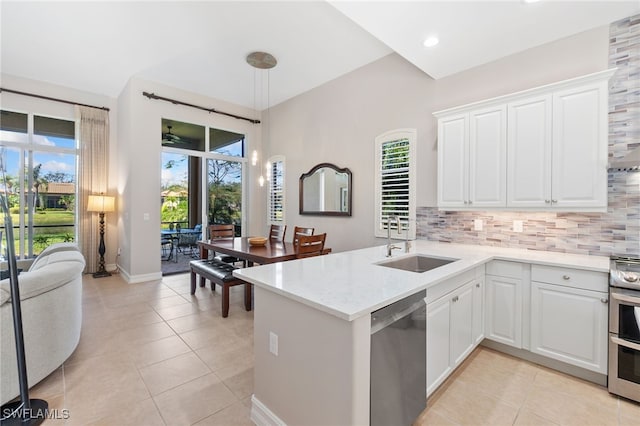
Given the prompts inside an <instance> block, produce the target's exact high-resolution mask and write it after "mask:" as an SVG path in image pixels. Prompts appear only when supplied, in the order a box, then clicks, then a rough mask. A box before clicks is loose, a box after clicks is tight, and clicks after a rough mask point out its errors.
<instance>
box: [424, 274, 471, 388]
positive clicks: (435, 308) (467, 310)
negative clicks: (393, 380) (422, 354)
mask: <svg viewBox="0 0 640 426" xmlns="http://www.w3.org/2000/svg"><path fill="white" fill-rule="evenodd" d="M476 282H477V281H476V280H473V281H470V282H468V283H466V284H464V285H463V286H462V287H459V288H458V289H456V290H454V291H452V292H450V293H448V294H447V295H445V296H443V297H442V298H440V299H438V300H437V301H435V302H432V303H430V304H428V305H427V395H429V394H430V393H431V392H433V391H434V390H435V389H436V388H437V387H438V386H440V384H441V383H442V382H444V380H445V379H446V378H447V377H448V376H449V374H450V373H451V371H453V369H454V368H456V367H457V366H458V365H460V364H461V363H462V362H463V361H464V360H465V358H466V357H467V356H468V355H469V354H470V353H471V351H472V350H473V348H475V346H476V343H477V342H476V340H475V338H474V337H475V336H474V324H473V321H474V317H475V311H474V308H475V305H474V293H475V292H474V289H475V288H476V287H475V284H476Z"/></svg>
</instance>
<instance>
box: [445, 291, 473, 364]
mask: <svg viewBox="0 0 640 426" xmlns="http://www.w3.org/2000/svg"><path fill="white" fill-rule="evenodd" d="M473 285H474V283H473V282H471V283H469V284H467V285H465V286H464V287H462V288H461V289H460V290H458V291H456V292H455V294H454V295H453V297H452V298H451V366H452V367H456V366H458V365H459V364H460V363H461V362H462V361H464V359H465V358H466V357H467V355H469V354H470V353H471V350H472V349H473V343H474V339H473Z"/></svg>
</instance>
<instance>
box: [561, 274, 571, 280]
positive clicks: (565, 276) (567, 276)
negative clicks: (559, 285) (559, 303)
mask: <svg viewBox="0 0 640 426" xmlns="http://www.w3.org/2000/svg"><path fill="white" fill-rule="evenodd" d="M562 279H563V280H570V279H571V277H570V276H569V275H563V276H562Z"/></svg>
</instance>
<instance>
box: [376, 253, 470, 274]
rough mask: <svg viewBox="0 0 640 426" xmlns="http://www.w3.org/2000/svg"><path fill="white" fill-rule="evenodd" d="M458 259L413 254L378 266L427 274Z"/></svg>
mask: <svg viewBox="0 0 640 426" xmlns="http://www.w3.org/2000/svg"><path fill="white" fill-rule="evenodd" d="M456 260H459V259H449V258H444V257H430V256H423V255H420V254H415V255H411V256H405V257H399V258H396V259H391V260H386V261H383V262H379V263H378V265H380V266H386V267H387V268H395V269H402V270H403V271H410V272H427V271H430V270H432V269H435V268H439V267H440V266H444V265H447V264H449V263H451V262H455V261H456Z"/></svg>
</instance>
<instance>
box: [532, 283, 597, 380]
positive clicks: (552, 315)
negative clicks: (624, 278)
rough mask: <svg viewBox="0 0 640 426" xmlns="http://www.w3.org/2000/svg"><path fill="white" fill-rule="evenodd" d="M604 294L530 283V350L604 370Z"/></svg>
mask: <svg viewBox="0 0 640 426" xmlns="http://www.w3.org/2000/svg"><path fill="white" fill-rule="evenodd" d="M607 315H608V304H607V293H601V292H596V291H589V290H581V289H576V288H571V287H563V286H559V285H553V284H545V283H539V282H535V281H534V282H532V283H531V351H532V352H535V353H538V354H540V355H544V356H547V357H549V358H554V359H557V360H559V361H563V362H566V363H569V364H572V365H576V366H578V367H582V368H586V369H588V370H592V371H596V372H598V373H602V374H606V373H607Z"/></svg>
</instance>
